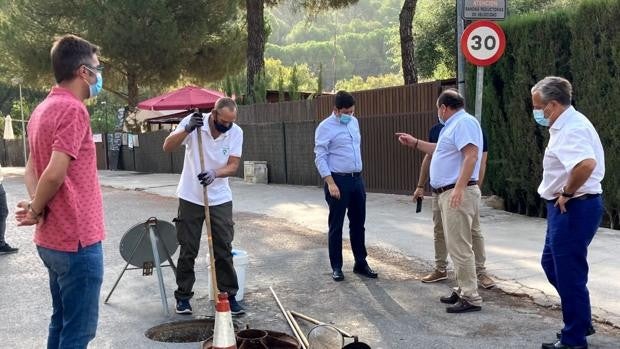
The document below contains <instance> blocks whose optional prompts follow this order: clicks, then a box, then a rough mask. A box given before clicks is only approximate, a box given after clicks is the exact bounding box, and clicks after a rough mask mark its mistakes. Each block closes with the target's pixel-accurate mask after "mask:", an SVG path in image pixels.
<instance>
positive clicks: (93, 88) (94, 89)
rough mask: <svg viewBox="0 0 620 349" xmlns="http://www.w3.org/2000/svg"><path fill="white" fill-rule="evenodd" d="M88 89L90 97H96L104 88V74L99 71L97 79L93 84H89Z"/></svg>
mask: <svg viewBox="0 0 620 349" xmlns="http://www.w3.org/2000/svg"><path fill="white" fill-rule="evenodd" d="M88 89H89V92H90V98H93V97H96V96H97V95H98V94H99V92H101V90H102V89H103V76H101V73H99V72H97V81H95V83H94V84H92V85H88Z"/></svg>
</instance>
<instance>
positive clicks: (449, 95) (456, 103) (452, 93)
mask: <svg viewBox="0 0 620 349" xmlns="http://www.w3.org/2000/svg"><path fill="white" fill-rule="evenodd" d="M441 105H445V106H446V107H448V108H450V109H461V108H463V107H464V106H465V99H464V98H463V96H461V94H460V93H459V91H457V90H455V89H453V88H450V89H447V90H445V91H443V92H442V93H441V94H440V95H439V98H437V106H438V107H439V106H441Z"/></svg>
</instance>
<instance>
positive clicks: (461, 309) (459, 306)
mask: <svg viewBox="0 0 620 349" xmlns="http://www.w3.org/2000/svg"><path fill="white" fill-rule="evenodd" d="M480 310H482V307H481V306H478V305H473V304H471V303H469V302H468V301H466V300H464V299H462V298H461V299H459V300H458V302H456V304H455V305H453V306H451V307H447V308H446V312H448V313H453V314H458V313H469V312H471V311H480Z"/></svg>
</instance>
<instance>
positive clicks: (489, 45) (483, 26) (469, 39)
mask: <svg viewBox="0 0 620 349" xmlns="http://www.w3.org/2000/svg"><path fill="white" fill-rule="evenodd" d="M505 48H506V36H505V35H504V31H503V30H502V28H501V27H500V26H499V25H497V24H495V23H494V22H491V21H476V22H474V23H472V24H470V25H469V26H467V28H465V30H464V31H463V35H462V36H461V49H462V50H463V55H464V56H465V58H466V59H467V61H469V62H470V63H471V64H474V65H477V66H479V67H486V66H488V65H491V64H493V63H495V62H497V60H498V59H499V58H500V57H501V56H502V54H504V49H505Z"/></svg>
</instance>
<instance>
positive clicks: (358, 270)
mask: <svg viewBox="0 0 620 349" xmlns="http://www.w3.org/2000/svg"><path fill="white" fill-rule="evenodd" d="M353 272H354V273H355V274H360V275H364V276H365V277H367V278H371V279H376V278H377V276H379V274H377V273H375V271H374V270H372V269H370V267H369V266H368V264H366V265H365V266H363V267H358V266H354V267H353Z"/></svg>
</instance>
